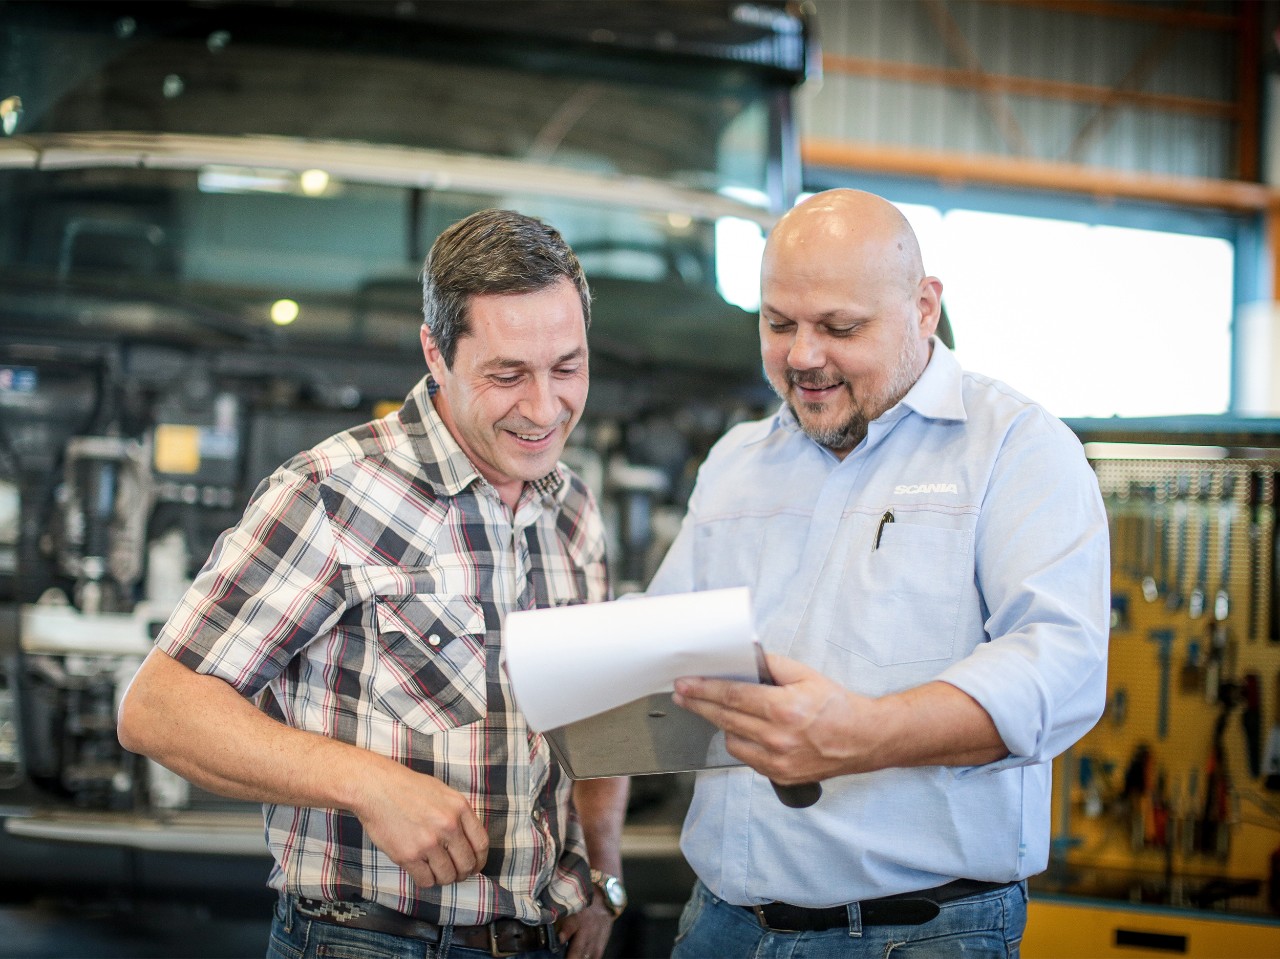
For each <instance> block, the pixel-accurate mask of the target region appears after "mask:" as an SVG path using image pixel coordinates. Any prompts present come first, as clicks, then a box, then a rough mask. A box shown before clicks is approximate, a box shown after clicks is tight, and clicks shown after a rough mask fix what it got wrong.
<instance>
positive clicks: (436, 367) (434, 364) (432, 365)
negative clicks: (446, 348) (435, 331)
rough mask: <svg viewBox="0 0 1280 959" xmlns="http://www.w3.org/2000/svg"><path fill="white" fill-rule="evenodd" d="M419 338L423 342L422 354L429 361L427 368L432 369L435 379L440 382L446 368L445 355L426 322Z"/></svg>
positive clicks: (419, 332) (419, 331) (419, 333)
mask: <svg viewBox="0 0 1280 959" xmlns="http://www.w3.org/2000/svg"><path fill="white" fill-rule="evenodd" d="M418 339H419V340H420V341H421V342H422V356H423V358H424V359H425V360H426V361H427V369H428V370H430V371H431V376H432V377H433V378H434V379H435V381H436V382H437V383H440V382H441V381H442V379H443V376H444V372H445V369H446V366H445V362H444V356H443V355H442V354H441V352H440V348H439V347H438V346H436V341H435V337H433V336H432V335H431V331H430V330H428V329H427V325H426V324H425V323H424V324H422V326H421V328H420V329H419V330H418Z"/></svg>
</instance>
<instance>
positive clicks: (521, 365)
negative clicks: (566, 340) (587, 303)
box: [482, 347, 587, 370]
mask: <svg viewBox="0 0 1280 959" xmlns="http://www.w3.org/2000/svg"><path fill="white" fill-rule="evenodd" d="M586 355H587V351H586V350H585V349H583V348H582V347H578V348H577V349H576V350H570V351H569V352H568V353H564V354H562V355H561V356H557V357H556V358H555V359H554V360H552V361H551V365H552V366H559V365H560V364H561V363H568V362H570V361H572V360H578V359H584V358H585V357H586ZM528 365H529V362H528V360H522V359H517V358H515V357H505V356H500V357H497V358H496V359H492V360H490V361H489V362H488V363H485V364H484V366H483V367H482V369H485V370H522V369H525V368H526V367H528Z"/></svg>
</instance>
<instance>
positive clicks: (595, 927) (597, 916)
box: [560, 892, 613, 959]
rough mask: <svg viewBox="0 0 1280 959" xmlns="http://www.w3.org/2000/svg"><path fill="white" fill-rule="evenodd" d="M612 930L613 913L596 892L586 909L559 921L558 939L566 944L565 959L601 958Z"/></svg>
mask: <svg viewBox="0 0 1280 959" xmlns="http://www.w3.org/2000/svg"><path fill="white" fill-rule="evenodd" d="M612 930H613V914H612V913H611V912H609V910H608V909H606V908H605V906H604V904H603V903H602V902H600V893H598V892H597V893H596V894H595V897H594V898H593V899H592V900H591V902H590V903H588V904H587V908H586V909H583V910H582V911H581V912H575V913H574V914H573V915H572V916H565V918H564V919H562V920H561V921H560V941H561V942H563V943H567V944H568V949H567V950H566V951H565V957H566V959H601V957H602V956H603V955H604V948H605V946H606V945H607V944H608V942H609V933H610V932H611V931H612Z"/></svg>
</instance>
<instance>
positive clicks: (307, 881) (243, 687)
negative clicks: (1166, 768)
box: [157, 376, 608, 925]
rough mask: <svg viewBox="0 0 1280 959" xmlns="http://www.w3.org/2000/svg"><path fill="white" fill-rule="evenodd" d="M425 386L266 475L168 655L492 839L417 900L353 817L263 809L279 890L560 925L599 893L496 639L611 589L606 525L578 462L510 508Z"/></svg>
mask: <svg viewBox="0 0 1280 959" xmlns="http://www.w3.org/2000/svg"><path fill="white" fill-rule="evenodd" d="M430 383H431V380H430V377H429V376H428V377H424V378H423V379H422V381H421V382H419V383H418V385H417V386H416V387H415V388H414V389H413V391H412V392H411V393H410V394H409V396H408V398H407V399H406V401H405V403H404V405H403V406H402V407H401V408H400V410H399V411H397V412H395V413H393V414H390V415H388V416H386V417H384V418H382V419H380V420H375V421H374V422H372V423H367V424H365V425H363V426H359V427H356V428H354V429H351V430H348V431H347V432H344V433H340V434H338V435H337V436H334V437H331V438H330V439H328V440H325V441H324V442H323V443H321V444H319V445H318V446H316V447H315V448H313V449H311V450H309V451H307V452H305V453H301V454H299V455H298V456H296V457H294V458H293V459H291V460H290V461H288V462H287V463H285V464H284V465H283V466H281V467H280V468H279V469H278V470H277V471H276V472H275V473H274V474H273V475H272V476H270V477H269V478H267V479H266V480H264V481H263V482H262V484H261V485H260V486H259V487H258V489H257V491H256V492H255V493H254V496H253V498H252V500H251V501H250V503H249V505H248V507H247V508H246V510H245V514H244V517H243V518H242V519H241V521H240V522H239V523H238V524H237V525H236V526H235V527H233V528H232V529H230V530H228V531H227V532H225V533H224V534H223V535H222V537H221V538H220V539H219V541H218V544H217V546H216V547H215V548H214V550H213V552H212V554H211V556H210V557H209V560H208V562H207V563H206V564H205V567H204V569H203V570H202V571H201V572H200V574H199V575H198V576H197V578H196V580H195V582H194V583H193V585H192V587H191V589H190V590H189V591H188V592H187V594H186V596H185V597H184V598H183V599H182V601H181V603H180V604H179V606H178V608H177V609H176V610H175V612H174V614H173V615H172V616H171V617H170V619H169V622H168V623H167V624H166V626H165V628H164V630H163V632H162V633H161V634H160V636H159V638H158V640H157V645H158V646H159V647H160V648H161V649H162V650H164V651H165V652H166V653H168V654H169V655H171V656H173V657H174V658H175V659H177V660H179V661H180V662H182V663H184V664H185V665H187V666H189V667H191V668H193V669H195V670H197V671H198V672H201V673H207V674H212V675H215V676H218V677H220V678H222V679H224V680H226V681H227V682H228V683H230V684H231V685H232V686H234V687H235V688H236V689H237V690H239V691H240V692H241V693H243V694H244V695H246V696H250V697H257V698H258V703H259V705H260V707H261V708H262V709H263V710H264V711H265V712H266V713H268V714H269V715H271V716H273V717H275V718H276V719H279V720H280V721H281V722H284V723H287V724H288V725H290V726H294V727H297V728H300V729H307V730H310V731H312V732H317V733H322V734H324V735H326V736H331V737H333V738H335V739H339V740H342V741H343V742H347V743H351V744H353V745H356V746H359V747H361V748H364V749H368V750H371V751H373V752H376V753H379V754H381V755H383V756H388V757H391V758H393V759H395V760H397V761H399V762H401V763H404V764H405V765H406V766H408V767H409V768H410V769H413V770H415V771H418V772H421V773H425V774H427V775H430V776H435V777H437V778H439V779H440V780H442V781H443V782H445V783H447V784H448V785H449V786H451V787H453V788H454V789H456V790H458V791H459V792H460V793H462V795H463V796H465V797H466V799H467V801H468V802H469V803H470V804H471V806H472V808H473V809H474V810H475V812H476V814H477V816H479V818H480V821H481V822H482V823H483V824H484V825H485V826H486V828H487V829H488V833H489V842H490V852H489V859H488V862H487V864H486V865H485V867H484V871H483V873H482V874H481V875H479V876H476V877H473V878H470V879H467V880H465V881H463V882H460V883H457V884H454V885H450V886H434V887H430V888H418V887H417V886H415V884H414V882H413V881H412V880H411V879H410V878H409V876H408V875H407V874H406V873H405V872H404V871H403V870H402V869H400V867H399V866H397V865H396V864H395V863H394V862H392V861H391V859H389V858H388V857H387V856H386V855H384V854H383V853H382V852H381V851H380V850H379V849H377V848H376V847H375V846H374V845H373V844H372V843H371V842H370V840H369V838H368V836H367V835H366V834H365V831H364V828H363V827H362V826H361V824H360V821H359V820H358V819H357V818H356V817H355V816H353V815H351V814H350V813H348V812H345V811H342V810H334V809H310V808H295V807H291V806H281V805H267V806H265V807H264V813H265V819H266V832H267V841H268V845H269V846H270V848H271V852H272V854H273V855H274V856H275V859H276V866H275V868H274V869H273V870H272V874H271V878H270V880H269V884H270V885H271V886H272V887H274V888H276V889H281V890H285V891H287V892H291V893H296V894H298V895H301V896H307V897H310V898H314V899H324V900H346V901H350V900H367V901H373V902H377V903H380V904H382V905H384V906H388V907H390V908H392V909H395V910H398V911H400V912H403V913H407V914H410V915H413V916H416V917H418V918H421V919H426V920H428V921H431V922H438V923H444V924H458V925H476V924H481V923H485V922H488V921H489V920H491V919H494V918H496V917H506V916H512V917H515V918H518V919H521V920H523V921H525V922H529V923H542V922H548V921H551V920H553V919H555V918H557V917H559V916H562V915H565V914H568V913H572V912H576V911H577V910H579V909H581V908H583V907H584V906H585V905H586V903H587V902H589V901H590V895H591V894H590V881H589V876H588V868H587V863H586V850H585V845H584V842H583V836H582V829H581V826H580V824H579V822H578V820H577V815H576V813H575V812H574V811H573V810H572V807H571V805H570V802H569V794H570V782H569V781H568V778H567V777H566V776H565V774H564V773H563V772H562V770H561V769H560V767H559V765H558V764H557V763H556V761H555V759H554V758H553V756H552V755H551V753H550V750H549V747H548V746H547V743H546V741H545V740H544V739H543V738H542V737H541V736H539V735H537V734H535V733H533V732H531V731H530V730H529V728H528V727H527V726H526V724H525V722H524V718H523V717H522V716H521V714H520V713H519V712H518V710H517V709H516V707H515V704H514V702H513V700H512V695H511V689H510V686H509V683H508V681H507V678H506V674H505V671H504V670H503V669H502V668H501V665H500V657H501V643H500V637H501V627H502V622H503V617H504V615H505V614H506V613H508V612H509V611H511V610H518V609H531V608H536V607H544V606H551V605H565V604H570V603H580V602H596V601H598V600H602V599H606V598H608V578H607V573H606V569H605V544H604V530H603V525H602V523H601V520H600V516H599V513H598V511H597V508H596V504H595V501H594V499H593V497H592V496H591V493H590V491H589V490H588V489H587V488H586V486H584V485H583V483H582V482H581V480H579V479H578V478H577V477H576V476H574V475H573V474H572V473H570V472H569V471H568V470H567V469H565V468H564V467H563V466H561V467H558V468H557V469H556V470H554V471H553V472H551V473H550V474H548V475H547V476H545V477H543V478H542V479H541V480H538V481H537V482H534V483H526V484H525V488H524V491H523V493H522V495H521V497H520V501H519V503H518V504H517V508H516V510H515V513H514V516H513V515H512V514H511V512H510V511H509V510H507V508H506V507H505V506H504V505H503V504H502V502H501V501H500V499H499V498H498V494H497V492H496V490H495V489H494V488H493V487H492V486H491V485H490V484H489V483H488V482H486V481H485V480H484V479H483V478H482V477H481V476H480V475H479V473H478V472H477V471H476V469H475V467H474V466H473V465H472V463H471V462H470V460H468V459H467V457H466V455H465V454H464V453H463V452H462V450H461V449H460V448H459V447H458V445H457V443H456V442H455V441H454V439H453V437H452V436H451V435H450V434H449V432H448V431H447V430H446V429H445V427H444V425H443V423H441V421H440V419H439V417H438V416H437V415H436V413H435V409H434V407H433V406H432V403H431V399H430V396H429V389H430Z"/></svg>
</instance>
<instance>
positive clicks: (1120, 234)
mask: <svg viewBox="0 0 1280 959" xmlns="http://www.w3.org/2000/svg"><path fill="white" fill-rule="evenodd" d="M900 209H902V210H903V212H904V214H905V215H906V216H907V218H908V220H910V221H911V222H912V225H913V226H914V227H915V228H916V230H917V234H918V235H919V238H920V246H921V251H922V254H923V256H924V261H925V264H924V265H925V270H926V272H928V273H932V274H933V275H935V276H938V277H939V278H940V279H941V280H942V283H943V301H944V302H945V303H946V307H947V315H948V317H949V319H950V320H951V325H952V329H953V331H954V334H955V341H956V355H957V356H958V357H959V359H960V361H961V363H962V364H964V366H965V368H966V369H970V370H973V371H975V372H978V373H985V374H988V375H990V376H993V377H995V378H996V379H999V380H1003V381H1004V382H1006V383H1008V384H1009V385H1010V386H1012V387H1013V388H1014V389H1016V390H1018V391H1019V392H1022V393H1025V394H1026V395H1027V396H1029V397H1030V398H1031V399H1033V400H1035V401H1037V402H1039V403H1041V404H1043V405H1044V406H1045V408H1047V409H1048V410H1049V411H1050V412H1052V413H1054V414H1055V415H1057V416H1062V417H1077V416H1169V415H1178V414H1186V413H1222V412H1225V411H1226V409H1227V405H1228V403H1229V400H1230V393H1231V316H1232V306H1233V288H1232V283H1233V274H1234V250H1233V248H1232V246H1231V244H1230V243H1228V242H1227V241H1226V240H1222V239H1219V238H1215V237H1203V236H1189V235H1186V234H1180V233H1161V232H1157V231H1153V230H1135V229H1127V228H1120V227H1108V226H1090V225H1088V224H1084V223H1076V222H1068V221H1062V220H1048V219H1040V218H1036V217H1024V216H1009V215H1004V214H995V213H980V212H976V211H972V210H951V211H949V212H948V213H946V214H945V215H940V214H939V213H938V211H937V210H933V209H932V208H930V207H913V206H909V205H906V204H901V205H900Z"/></svg>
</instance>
